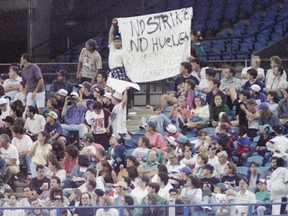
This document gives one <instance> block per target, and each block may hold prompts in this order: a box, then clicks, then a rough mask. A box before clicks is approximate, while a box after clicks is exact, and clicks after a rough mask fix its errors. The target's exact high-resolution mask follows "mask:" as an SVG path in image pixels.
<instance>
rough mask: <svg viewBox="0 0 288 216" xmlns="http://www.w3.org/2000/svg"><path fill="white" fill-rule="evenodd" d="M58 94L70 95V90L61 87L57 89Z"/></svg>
mask: <svg viewBox="0 0 288 216" xmlns="http://www.w3.org/2000/svg"><path fill="white" fill-rule="evenodd" d="M57 94H58V95H60V96H63V97H66V96H67V95H68V91H67V90H65V89H59V90H58V91H57Z"/></svg>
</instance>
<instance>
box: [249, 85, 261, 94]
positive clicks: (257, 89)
mask: <svg viewBox="0 0 288 216" xmlns="http://www.w3.org/2000/svg"><path fill="white" fill-rule="evenodd" d="M251 89H252V90H253V91H255V92H260V90H261V87H260V86H259V85H257V84H253V85H252V86H251Z"/></svg>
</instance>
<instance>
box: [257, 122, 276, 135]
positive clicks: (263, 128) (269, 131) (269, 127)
mask: <svg viewBox="0 0 288 216" xmlns="http://www.w3.org/2000/svg"><path fill="white" fill-rule="evenodd" d="M259 130H263V131H266V132H267V133H268V134H271V133H272V132H273V129H272V127H271V126H270V125H268V124H264V125H260V126H259Z"/></svg>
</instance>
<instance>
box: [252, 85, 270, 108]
mask: <svg viewBox="0 0 288 216" xmlns="http://www.w3.org/2000/svg"><path fill="white" fill-rule="evenodd" d="M250 93H251V98H252V99H254V100H255V101H256V103H257V104H260V103H263V102H266V100H267V98H266V95H265V94H264V93H263V92H261V87H260V86H259V85H257V84H253V85H252V86H251V89H250Z"/></svg>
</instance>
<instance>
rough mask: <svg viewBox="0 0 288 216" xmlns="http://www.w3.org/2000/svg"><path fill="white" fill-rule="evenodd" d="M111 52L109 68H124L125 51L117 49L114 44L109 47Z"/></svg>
mask: <svg viewBox="0 0 288 216" xmlns="http://www.w3.org/2000/svg"><path fill="white" fill-rule="evenodd" d="M108 47H109V49H110V52H109V59H108V63H109V68H110V69H111V70H112V69H114V68H117V67H123V56H124V50H123V48H121V49H116V48H115V46H114V44H113V42H112V43H110V44H109V45H108Z"/></svg>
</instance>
